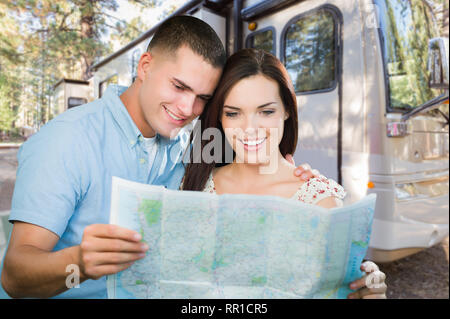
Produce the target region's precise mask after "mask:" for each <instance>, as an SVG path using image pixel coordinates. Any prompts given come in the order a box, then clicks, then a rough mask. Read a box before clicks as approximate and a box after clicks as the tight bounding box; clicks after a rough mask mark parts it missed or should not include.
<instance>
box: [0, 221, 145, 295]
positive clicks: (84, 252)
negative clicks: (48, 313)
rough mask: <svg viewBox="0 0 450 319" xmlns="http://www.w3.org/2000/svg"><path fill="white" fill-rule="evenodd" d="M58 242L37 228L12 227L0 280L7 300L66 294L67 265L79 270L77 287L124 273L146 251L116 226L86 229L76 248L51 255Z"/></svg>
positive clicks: (129, 233)
mask: <svg viewBox="0 0 450 319" xmlns="http://www.w3.org/2000/svg"><path fill="white" fill-rule="evenodd" d="M58 240H59V237H58V236H57V235H56V234H54V233H53V232H51V231H49V230H47V229H45V228H42V227H40V226H36V225H33V224H28V223H23V222H17V221H16V222H15V223H14V227H13V230H12V234H11V239H10V243H9V246H8V250H7V252H6V255H5V260H4V265H3V271H2V278H1V282H2V285H3V288H4V290H5V291H6V292H7V293H8V295H10V296H11V297H13V298H23V297H37V298H48V297H52V296H55V295H57V294H60V293H62V292H64V291H66V290H67V289H68V287H67V285H66V278H67V276H68V275H69V273H67V272H66V268H67V266H68V265H77V266H78V267H79V269H80V283H81V282H83V281H85V280H86V279H98V278H100V277H102V276H105V275H109V274H114V273H117V272H119V271H122V270H124V269H126V268H128V267H129V266H131V265H132V264H133V262H134V261H136V260H138V259H140V258H143V257H144V256H145V253H144V252H145V251H146V250H147V249H148V247H146V246H145V245H143V244H142V243H140V242H139V240H140V235H139V234H138V233H136V232H134V231H131V230H128V229H125V228H122V227H119V226H115V225H102V224H97V225H91V226H88V227H86V229H85V231H84V234H83V240H82V242H81V244H80V245H77V246H73V247H69V248H65V249H62V250H59V251H54V252H53V251H52V249H53V247H54V246H55V245H56V243H57V242H58Z"/></svg>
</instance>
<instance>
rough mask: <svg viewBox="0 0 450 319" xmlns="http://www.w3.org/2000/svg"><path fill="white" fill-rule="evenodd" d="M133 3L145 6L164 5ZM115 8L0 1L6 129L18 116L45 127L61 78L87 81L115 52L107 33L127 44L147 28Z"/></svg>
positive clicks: (99, 0)
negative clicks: (121, 15) (116, 14)
mask: <svg viewBox="0 0 450 319" xmlns="http://www.w3.org/2000/svg"><path fill="white" fill-rule="evenodd" d="M129 2H131V3H134V4H136V5H138V6H141V7H142V8H144V7H155V6H160V5H161V4H162V0H130V1H129ZM117 8H118V4H117V2H116V1H115V0H66V1H62V0H57V1H54V0H12V1H7V0H0V74H1V75H2V80H1V81H0V116H1V118H0V120H1V122H2V126H1V127H2V129H4V130H6V128H7V127H8V125H7V124H3V123H9V122H10V121H11V120H12V121H14V120H15V119H16V118H17V113H18V112H21V114H22V113H23V114H24V116H23V117H24V118H23V121H24V122H27V120H29V119H30V118H33V121H32V122H34V123H41V124H43V123H45V122H46V121H47V120H48V119H49V117H48V113H49V112H48V109H49V103H50V101H49V98H50V96H51V93H52V85H53V84H54V83H56V82H57V80H58V79H60V78H63V77H64V78H68V77H69V78H77V79H85V80H86V79H89V78H90V77H91V76H92V72H91V66H92V65H93V64H94V63H96V62H97V61H98V60H99V59H100V58H102V57H104V56H106V55H107V54H110V53H111V52H112V44H111V43H110V42H105V40H104V38H105V37H104V36H105V35H108V34H109V35H110V34H115V33H117V34H119V35H120V38H121V39H123V41H124V42H125V43H126V42H129V41H131V40H132V39H134V38H135V36H136V34H139V33H140V32H143V31H145V30H146V29H147V26H146V25H145V24H143V23H142V22H141V21H140V19H139V18H137V19H135V20H133V21H131V22H130V23H128V22H126V21H125V20H121V19H119V18H116V17H114V16H112V15H111V12H113V11H116V10H117ZM141 28H144V29H141ZM25 124H26V123H25ZM11 126H12V125H11V124H10V125H9V127H10V128H11Z"/></svg>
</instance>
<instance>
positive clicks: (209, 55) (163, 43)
mask: <svg viewBox="0 0 450 319" xmlns="http://www.w3.org/2000/svg"><path fill="white" fill-rule="evenodd" d="M183 45H186V46H188V47H189V48H190V49H191V50H192V51H193V52H195V53H196V54H198V55H200V56H202V57H203V58H204V59H205V60H206V61H207V62H209V63H210V64H211V65H212V66H213V67H216V68H222V67H223V66H224V65H225V62H226V58H227V57H226V53H225V49H224V47H223V44H222V42H221V41H220V39H219V37H218V36H217V34H216V32H215V31H214V30H213V29H212V28H211V27H210V26H209V25H208V24H207V23H206V22H204V21H202V20H200V19H197V18H194V17H192V16H175V17H172V18H170V19H168V20H166V21H164V22H163V23H162V24H161V25H160V27H159V28H158V29H157V30H156V32H155V35H154V36H153V38H152V39H151V41H150V43H149V45H148V48H147V51H152V50H153V49H157V50H160V49H161V50H162V51H163V52H164V51H165V52H169V53H175V51H176V50H178V49H179V48H180V47H181V46H183Z"/></svg>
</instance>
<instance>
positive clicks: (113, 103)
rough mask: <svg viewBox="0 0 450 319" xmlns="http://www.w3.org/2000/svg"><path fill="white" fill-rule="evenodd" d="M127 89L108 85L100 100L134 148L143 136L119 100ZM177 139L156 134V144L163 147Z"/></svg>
mask: <svg viewBox="0 0 450 319" xmlns="http://www.w3.org/2000/svg"><path fill="white" fill-rule="evenodd" d="M127 89H128V87H126V86H121V85H116V84H110V85H109V86H108V88H107V89H106V91H105V94H104V95H103V96H102V99H104V100H105V101H106V102H107V103H106V105H107V107H108V109H109V110H110V111H111V113H112V115H113V118H114V119H115V120H116V122H117V123H118V124H119V127H120V129H121V130H122V131H123V133H124V134H125V137H126V138H127V140H128V142H129V143H130V146H131V147H134V146H135V145H136V144H137V143H138V142H140V141H142V140H143V136H142V133H141V131H139V129H138V127H137V126H136V124H135V123H134V121H133V119H132V118H131V116H130V114H129V113H128V110H127V108H126V107H125V105H124V104H123V103H122V100H121V99H120V95H121V94H122V93H123V92H125V91H126V90H127ZM179 139H180V137H179V136H176V137H175V138H174V139H170V138H168V137H164V136H162V135H160V134H158V133H156V142H157V143H159V144H161V145H163V146H164V145H168V144H171V143H173V142H176V141H178V140H179Z"/></svg>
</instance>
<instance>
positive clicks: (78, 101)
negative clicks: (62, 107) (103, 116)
mask: <svg viewBox="0 0 450 319" xmlns="http://www.w3.org/2000/svg"><path fill="white" fill-rule="evenodd" d="M86 103H87V100H86V99H85V98H84V97H69V101H68V106H67V108H68V109H70V108H71V107H75V106H78V105H82V104H86Z"/></svg>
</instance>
